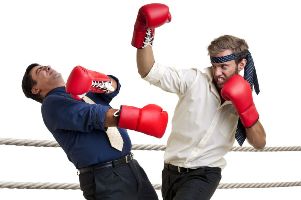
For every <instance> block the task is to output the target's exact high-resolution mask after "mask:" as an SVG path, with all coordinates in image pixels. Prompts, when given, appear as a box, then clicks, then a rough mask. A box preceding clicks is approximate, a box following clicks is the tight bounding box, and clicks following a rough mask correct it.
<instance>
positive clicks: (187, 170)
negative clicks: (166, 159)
mask: <svg viewBox="0 0 301 200" xmlns="http://www.w3.org/2000/svg"><path fill="white" fill-rule="evenodd" d="M177 167H178V173H183V172H185V173H187V172H189V169H188V168H184V167H179V166H177ZM181 169H185V171H182V170H181Z"/></svg>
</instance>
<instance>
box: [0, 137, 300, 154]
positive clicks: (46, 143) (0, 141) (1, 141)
mask: <svg viewBox="0 0 301 200" xmlns="http://www.w3.org/2000/svg"><path fill="white" fill-rule="evenodd" d="M0 145H15V146H32V147H60V145H59V144H58V143H57V142H55V141H51V140H28V139H13V138H0ZM132 150H150V151H151V150H154V151H164V150H165V145H156V144H155V145H154V144H133V145H132ZM231 151H234V152H279V151H301V146H287V147H281V146H279V147H265V148H264V149H262V150H257V149H254V148H253V147H232V149H231Z"/></svg>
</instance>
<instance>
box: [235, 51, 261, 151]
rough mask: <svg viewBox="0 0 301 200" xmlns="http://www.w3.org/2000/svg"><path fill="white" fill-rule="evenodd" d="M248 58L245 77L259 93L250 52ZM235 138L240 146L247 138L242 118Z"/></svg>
mask: <svg viewBox="0 0 301 200" xmlns="http://www.w3.org/2000/svg"><path fill="white" fill-rule="evenodd" d="M246 60H247V64H246V66H245V68H244V79H246V80H247V81H248V82H249V83H250V86H251V89H252V90H253V87H254V89H255V92H256V94H259V92H260V90H259V84H258V79H257V74H256V69H255V66H254V61H253V58H252V56H251V53H250V52H249V53H248V55H247V56H246ZM235 138H236V140H237V142H238V144H239V145H240V146H242V144H243V143H244V141H245V140H246V129H245V127H244V126H243V124H242V123H241V120H240V119H239V120H238V124H237V129H236V133H235Z"/></svg>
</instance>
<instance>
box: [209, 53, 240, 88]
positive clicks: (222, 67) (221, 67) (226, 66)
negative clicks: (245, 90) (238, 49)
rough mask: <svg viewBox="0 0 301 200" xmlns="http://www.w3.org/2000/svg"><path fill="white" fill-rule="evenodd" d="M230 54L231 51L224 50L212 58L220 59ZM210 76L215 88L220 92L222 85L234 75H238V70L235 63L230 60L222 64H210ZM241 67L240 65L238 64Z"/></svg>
mask: <svg viewBox="0 0 301 200" xmlns="http://www.w3.org/2000/svg"><path fill="white" fill-rule="evenodd" d="M230 54H232V51H231V50H225V51H223V52H221V53H219V54H217V55H214V57H222V56H227V55H230ZM211 64H212V75H213V80H214V83H215V85H216V87H217V88H218V89H219V90H220V89H221V88H222V87H223V85H224V83H225V82H226V81H227V80H228V79H229V78H230V77H231V76H232V75H234V74H238V72H239V71H240V68H239V67H238V65H237V64H236V63H235V60H231V61H228V62H224V63H211ZM239 65H241V64H239Z"/></svg>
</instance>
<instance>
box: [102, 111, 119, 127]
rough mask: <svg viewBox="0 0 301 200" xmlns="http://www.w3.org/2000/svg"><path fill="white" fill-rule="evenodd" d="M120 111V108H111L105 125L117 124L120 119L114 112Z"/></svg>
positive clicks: (106, 116)
mask: <svg viewBox="0 0 301 200" xmlns="http://www.w3.org/2000/svg"><path fill="white" fill-rule="evenodd" d="M116 111H118V109H109V110H108V111H107V112H106V115H105V121H104V127H112V126H117V124H118V120H117V117H115V116H114V113H115V112H116Z"/></svg>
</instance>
